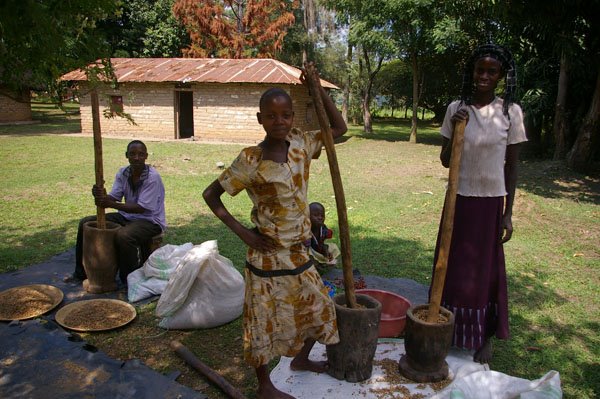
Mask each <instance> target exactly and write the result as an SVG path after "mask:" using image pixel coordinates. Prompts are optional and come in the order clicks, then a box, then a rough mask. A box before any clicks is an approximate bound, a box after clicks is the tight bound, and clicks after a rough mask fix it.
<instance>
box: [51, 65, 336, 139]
mask: <svg viewBox="0 0 600 399" xmlns="http://www.w3.org/2000/svg"><path fill="white" fill-rule="evenodd" d="M111 63H112V67H113V70H114V73H115V75H116V77H117V81H118V87H117V88H114V89H113V88H110V87H108V86H103V87H100V88H99V89H98V92H99V101H100V114H101V121H100V125H101V131H102V134H110V135H113V136H114V135H116V136H123V137H136V138H145V137H146V138H148V137H154V138H163V139H185V138H190V137H194V139H197V140H208V141H228V142H238V143H256V142H258V141H260V140H262V139H263V138H264V131H263V130H262V127H261V126H260V125H259V124H258V122H257V120H256V113H257V112H258V100H259V98H260V95H261V94H262V93H263V92H264V91H265V90H266V89H268V88H270V87H281V88H283V89H284V90H286V91H287V92H288V93H289V94H290V96H291V97H292V100H293V103H294V111H295V118H294V125H295V126H296V127H299V128H301V129H316V128H318V122H317V118H316V115H315V111H314V107H313V103H312V101H311V98H310V96H309V93H308V89H307V88H306V87H305V86H304V85H302V83H301V82H300V79H299V78H300V73H301V71H300V70H299V69H297V68H294V67H292V66H289V65H287V64H284V63H282V62H279V61H276V60H273V59H241V60H233V59H213V58H113V59H111ZM62 80H64V81H73V82H77V83H78V85H79V92H80V110H81V131H82V132H83V133H89V134H92V133H93V132H92V115H91V100H90V95H89V88H88V84H87V78H86V75H85V73H84V72H82V71H79V70H77V71H72V72H69V73H68V74H66V75H64V76H63V77H62ZM321 83H322V85H323V87H325V88H329V89H334V88H337V87H336V86H335V85H333V84H331V83H329V82H326V81H321ZM112 111H122V112H124V113H127V114H129V115H131V117H132V118H133V120H134V121H135V123H136V125H132V124H130V123H129V122H128V121H127V120H126V119H125V118H120V117H114V118H104V117H102V115H103V114H104V115H106V114H111V112H112Z"/></svg>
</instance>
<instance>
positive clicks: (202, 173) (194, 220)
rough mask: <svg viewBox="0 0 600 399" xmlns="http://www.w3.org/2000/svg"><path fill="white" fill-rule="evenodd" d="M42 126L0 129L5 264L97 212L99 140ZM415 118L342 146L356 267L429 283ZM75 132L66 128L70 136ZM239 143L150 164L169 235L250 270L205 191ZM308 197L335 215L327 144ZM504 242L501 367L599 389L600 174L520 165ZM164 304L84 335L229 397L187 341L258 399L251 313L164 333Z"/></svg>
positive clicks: (440, 191) (51, 123)
mask: <svg viewBox="0 0 600 399" xmlns="http://www.w3.org/2000/svg"><path fill="white" fill-rule="evenodd" d="M35 117H38V118H40V119H41V120H42V122H41V123H39V124H36V125H21V126H0V159H2V163H1V164H0V181H1V182H2V185H0V225H1V226H2V229H1V231H0V272H7V271H11V270H16V269H19V268H23V267H25V266H28V265H31V264H35V263H38V262H41V261H44V260H46V259H48V258H49V257H51V256H52V255H55V254H57V253H61V252H63V251H65V250H67V249H69V248H71V247H73V246H74V245H75V234H76V228H77V222H78V221H79V219H80V218H81V217H82V216H85V215H88V214H94V213H95V208H94V205H93V201H92V199H91V195H90V187H91V185H92V184H93V182H94V170H93V165H94V160H93V153H94V152H93V143H92V138H91V137H82V136H80V135H74V134H72V133H77V132H78V122H77V118H76V116H68V117H67V116H65V115H64V114H61V113H60V112H58V111H57V110H55V109H53V108H52V107H49V106H46V107H36V108H35V112H34V118H35ZM409 129H410V125H409V124H407V123H405V122H397V123H389V122H386V123H375V125H374V130H375V131H374V133H373V134H371V135H365V134H362V133H361V129H360V128H359V127H351V130H350V133H349V135H348V139H347V140H346V141H344V142H343V143H340V144H338V145H337V155H338V161H339V164H340V170H341V172H342V179H343V181H344V189H345V194H346V201H347V206H348V217H349V223H350V231H351V241H352V253H353V263H354V267H356V268H358V269H360V271H361V272H362V274H377V275H380V276H386V277H406V278H411V279H414V280H416V281H418V282H420V283H423V284H429V277H430V273H431V266H432V259H433V250H434V245H435V239H436V234H437V229H438V223H439V217H440V212H441V207H442V202H443V196H444V190H445V186H446V181H447V170H446V169H444V168H443V167H442V166H441V165H440V164H439V161H438V153H439V144H440V140H439V137H438V133H437V132H438V127H437V126H432V125H427V124H426V125H423V126H421V128H420V130H419V139H418V140H419V142H420V143H419V144H409V143H408V142H407V141H408V135H409ZM61 133H65V134H61ZM126 143H127V141H125V140H119V139H105V140H104V143H103V153H104V170H105V179H106V185H107V187H110V186H111V184H112V181H113V178H114V173H115V172H116V170H117V168H118V167H120V166H122V165H124V164H125V163H126V159H125V157H124V151H125V145H126ZM241 148H243V147H242V146H241V145H219V144H201V143H198V142H188V141H180V142H175V141H165V142H149V143H148V149H149V152H150V155H149V158H148V162H149V163H151V164H153V165H154V166H155V167H157V169H158V170H159V171H160V173H161V175H162V177H163V180H164V183H165V186H166V191H167V199H166V204H167V218H168V222H169V230H168V232H167V233H166V236H165V242H166V243H171V244H183V243H185V242H193V243H201V242H203V241H206V240H212V239H217V240H218V243H219V248H220V251H221V254H222V255H224V256H226V257H228V258H230V259H231V260H232V261H233V262H234V264H235V265H236V267H238V268H239V269H240V270H241V269H242V267H243V264H244V253H245V248H244V245H243V244H242V242H241V241H240V240H239V239H238V238H237V237H236V236H234V235H233V233H231V232H229V231H228V229H227V228H225V227H224V226H223V225H222V224H221V223H220V222H219V221H218V219H216V218H215V217H214V216H213V215H212V213H211V212H210V210H209V209H208V208H207V206H206V205H205V204H204V202H203V201H202V198H201V192H202V190H203V189H204V188H205V187H206V186H207V185H208V184H209V183H210V182H211V181H212V180H213V179H215V178H216V177H217V176H218V174H219V172H220V171H219V170H218V169H217V167H216V163H217V162H218V161H222V162H224V163H225V164H228V163H229V162H230V161H231V160H232V159H233V158H234V157H235V156H236V155H237V153H238V152H239V151H240V149H241ZM309 196H310V200H312V201H319V202H322V203H323V204H324V205H325V207H326V209H327V213H326V216H327V220H326V223H327V224H328V225H329V226H330V227H332V228H334V230H335V231H336V233H337V231H339V229H338V228H337V214H336V207H335V200H334V198H333V189H332V184H331V178H330V175H329V168H328V164H327V159H326V156H325V154H323V156H322V157H321V159H319V160H316V161H314V163H313V165H312V169H311V180H310V191H309ZM224 201H225V203H226V205H227V206H228V207H229V209H230V210H231V212H232V213H233V214H234V215H235V216H236V217H239V218H240V219H241V220H243V221H245V222H246V223H248V221H249V212H250V201H249V200H248V199H247V197H246V195H245V194H242V195H239V196H238V197H235V198H229V197H224ZM513 223H514V225H515V233H514V235H513V239H512V240H511V241H510V242H509V243H508V244H506V246H505V251H506V257H507V271H508V278H509V299H510V305H509V306H510V326H511V334H512V336H511V339H510V340H508V341H502V342H499V341H495V342H494V344H495V357H494V359H493V361H492V363H491V364H490V367H491V368H492V369H493V370H497V371H500V372H504V373H507V374H510V375H513V376H517V377H522V378H527V379H535V378H539V377H541V376H542V375H543V374H544V373H545V372H547V371H549V370H551V369H554V370H558V371H559V372H560V374H561V380H562V383H563V390H564V396H565V397H566V398H595V397H596V395H598V393H599V392H600V363H599V360H598V359H600V336H599V333H598V331H600V289H599V287H600V249H599V245H598V243H599V242H600V176H585V175H581V174H576V173H573V172H571V171H569V170H567V169H565V168H564V166H563V165H562V164H560V163H556V162H551V161H536V160H525V161H523V162H522V164H521V170H520V180H519V187H518V190H517V195H516V201H515V207H514V218H513ZM154 307H155V304H150V305H146V306H143V307H140V308H138V313H139V317H138V318H137V319H136V320H135V321H134V322H133V323H132V324H131V325H130V326H129V327H127V328H125V329H123V330H120V331H114V332H107V333H97V334H88V335H85V336H84V338H85V339H86V340H88V341H90V342H91V343H93V344H95V345H97V346H98V347H100V348H101V349H102V350H103V351H105V352H107V353H108V354H110V355H111V356H113V357H117V358H121V359H127V358H131V357H137V358H140V359H142V360H143V361H144V362H145V363H146V364H147V365H149V366H150V367H153V368H155V369H157V370H159V371H161V372H166V371H169V370H173V369H178V370H181V371H183V375H182V376H181V377H180V378H179V380H178V381H180V382H182V383H183V384H185V385H188V386H190V387H193V388H195V389H199V390H202V391H203V392H204V393H206V394H207V395H208V396H209V397H210V398H224V397H225V396H224V395H223V394H221V393H220V392H219V391H218V390H216V389H214V388H212V387H211V386H210V385H209V384H208V383H207V382H206V381H205V380H203V379H202V378H200V377H198V374H196V373H195V372H194V371H193V370H191V369H190V368H189V367H187V366H186V365H185V364H184V363H183V361H181V360H180V359H179V358H178V357H177V356H176V355H174V354H173V352H172V351H171V350H170V349H169V346H168V345H169V342H170V341H171V340H173V339H178V340H181V342H183V343H184V344H185V345H187V346H188V347H189V348H190V349H192V350H193V351H194V352H195V353H196V355H197V356H198V357H199V358H201V359H202V360H203V361H204V362H206V363H207V364H208V365H209V366H211V367H213V368H214V369H216V370H217V371H218V372H220V373H221V374H223V375H224V376H225V377H226V378H227V379H229V380H230V381H231V382H232V383H233V384H234V385H236V386H238V387H241V388H242V390H243V391H244V392H245V394H246V395H247V396H248V397H249V398H253V397H254V388H255V384H254V374H253V370H251V369H249V368H248V367H247V366H246V365H245V364H244V362H243V360H242V358H241V322H240V320H239V319H238V320H236V321H234V322H232V323H229V324H227V325H225V326H221V327H219V328H214V329H209V330H195V331H163V330H161V329H159V328H158V327H157V322H158V320H157V319H156V317H154V313H153V310H154Z"/></svg>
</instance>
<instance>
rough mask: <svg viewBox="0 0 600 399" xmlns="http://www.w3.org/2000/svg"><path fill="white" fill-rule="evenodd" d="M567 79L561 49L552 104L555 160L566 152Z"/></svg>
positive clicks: (564, 58)
mask: <svg viewBox="0 0 600 399" xmlns="http://www.w3.org/2000/svg"><path fill="white" fill-rule="evenodd" d="M568 81H569V75H568V60H567V56H566V54H565V51H564V50H563V52H562V54H561V57H560V73H559V76H558V93H557V94H556V104H555V106H554V127H553V130H554V156H553V159H554V160H555V161H557V160H559V159H563V158H564V157H565V153H566V150H567V149H566V137H567V116H566V113H565V105H566V103H567V85H568Z"/></svg>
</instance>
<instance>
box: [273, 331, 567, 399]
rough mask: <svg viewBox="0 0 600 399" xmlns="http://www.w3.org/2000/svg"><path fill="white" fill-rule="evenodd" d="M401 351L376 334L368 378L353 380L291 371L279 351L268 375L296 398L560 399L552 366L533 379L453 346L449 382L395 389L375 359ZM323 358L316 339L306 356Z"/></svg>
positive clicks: (401, 346)
mask: <svg viewBox="0 0 600 399" xmlns="http://www.w3.org/2000/svg"><path fill="white" fill-rule="evenodd" d="M404 353H405V352H404V340H401V339H380V340H379V343H378V345H377V351H376V352H375V358H374V362H373V372H372V374H371V378H369V379H367V380H365V381H362V382H358V383H350V382H347V381H340V380H338V379H336V378H333V377H331V376H330V375H328V374H327V373H323V374H318V373H313V372H308V371H293V370H292V369H291V368H290V362H291V360H292V359H291V358H289V357H283V356H282V357H281V359H280V361H279V363H278V364H277V366H276V367H275V368H274V369H273V371H272V372H271V380H272V381H273V383H274V384H275V386H276V387H277V388H278V389H280V390H281V391H283V392H285V393H288V394H290V395H292V396H294V397H295V398H297V399H319V398H323V399H335V398H340V399H341V398H361V399H409V398H410V399H413V398H415V399H416V398H431V399H509V398H519V395H520V398H521V399H546V398H552V399H558V398H562V391H561V389H560V376H559V374H558V372H557V371H550V372H548V373H547V374H546V375H544V376H543V377H542V378H540V379H538V380H534V381H529V380H525V379H522V378H516V377H511V376H509V375H506V374H502V373H499V372H496V371H491V370H490V369H489V367H488V365H481V364H479V363H475V362H473V352H472V351H466V350H460V349H454V348H453V349H451V350H450V353H449V354H448V357H447V358H446V362H447V363H448V367H449V369H450V373H449V379H450V380H452V382H451V383H450V385H448V386H447V387H446V388H444V389H443V390H441V391H438V392H437V393H436V391H435V390H434V388H433V386H435V384H423V383H406V384H401V387H404V388H401V387H400V386H399V385H400V384H398V383H394V382H393V379H392V382H391V383H390V381H389V380H390V379H391V378H390V375H389V373H390V371H387V372H386V371H385V370H384V369H383V368H382V366H381V365H380V364H378V362H381V361H385V360H386V359H387V360H388V361H393V362H395V363H396V364H397V363H398V361H399V360H400V357H401V356H402V355H403V354H404ZM326 357H327V356H326V352H325V346H324V345H321V344H319V343H316V344H315V346H314V348H313V350H312V351H311V353H310V359H312V360H325V359H326ZM397 370H398V369H397V366H396V367H393V372H394V373H398V371H397ZM397 375H399V373H398V374H397ZM437 384H438V387H439V383H437ZM438 389H439V388H438Z"/></svg>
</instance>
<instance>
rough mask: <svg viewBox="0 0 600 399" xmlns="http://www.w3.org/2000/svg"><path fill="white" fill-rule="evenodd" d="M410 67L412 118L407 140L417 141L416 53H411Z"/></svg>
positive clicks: (417, 85)
mask: <svg viewBox="0 0 600 399" xmlns="http://www.w3.org/2000/svg"><path fill="white" fill-rule="evenodd" d="M410 58H411V67H412V86H413V87H412V89H413V90H412V94H413V104H412V119H411V126H410V137H409V139H408V141H409V142H410V143H416V142H417V113H418V107H419V71H418V65H417V55H416V54H414V53H413V54H411V57H410Z"/></svg>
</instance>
